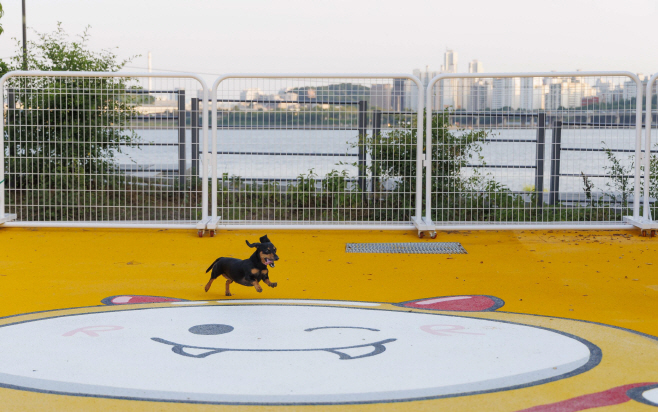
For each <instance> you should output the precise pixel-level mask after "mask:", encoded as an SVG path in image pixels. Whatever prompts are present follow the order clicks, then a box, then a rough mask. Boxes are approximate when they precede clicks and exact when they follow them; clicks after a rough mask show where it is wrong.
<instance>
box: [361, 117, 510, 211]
mask: <svg viewBox="0 0 658 412" xmlns="http://www.w3.org/2000/svg"><path fill="white" fill-rule="evenodd" d="M449 115H450V113H449V112H448V111H447V110H446V111H444V112H439V113H434V114H433V115H432V149H431V159H432V163H431V167H432V187H431V192H432V205H433V212H434V213H435V214H434V215H433V216H432V218H433V219H434V220H437V221H445V220H457V216H456V215H457V214H458V213H459V209H460V207H463V203H464V202H465V201H466V200H465V199H467V198H468V200H469V201H472V200H473V199H472V198H473V196H474V193H476V192H478V189H479V191H480V192H482V191H485V192H486V191H489V192H491V185H492V183H494V182H491V181H486V180H485V179H484V177H483V176H481V175H479V174H477V173H475V174H473V175H472V176H465V175H464V174H463V173H462V170H463V168H464V167H466V165H467V164H469V162H472V160H474V159H478V160H479V161H482V159H481V157H480V152H481V150H482V144H486V138H487V136H488V135H489V132H487V131H486V130H479V131H463V130H461V131H456V132H453V131H451V130H449V128H448V117H449ZM423 133H427V131H426V130H424V131H423ZM421 139H422V143H423V146H425V144H424V143H425V136H422V137H421ZM417 141H418V140H417V133H416V127H415V124H414V123H413V122H412V123H410V124H408V127H406V128H402V129H397V130H392V131H389V132H385V133H383V134H382V135H376V136H373V137H372V138H369V140H368V142H367V143H366V148H367V150H368V151H369V152H370V155H371V158H372V166H371V167H370V169H371V174H372V176H375V177H376V181H377V182H378V183H377V184H379V185H381V184H384V183H386V182H387V183H388V184H389V185H390V184H392V185H393V190H395V191H396V192H398V193H408V194H411V193H414V192H415V190H416V166H417V162H416V144H417V143H416V142H417ZM424 182H425V178H424V177H423V184H424ZM502 189H503V188H495V190H496V191H501V190H502ZM399 198H400V199H405V202H407V204H405V205H386V206H387V207H388V208H396V207H397V208H401V209H406V210H411V209H413V207H414V205H415V198H414V197H413V196H402V197H399ZM480 200H481V199H480Z"/></svg>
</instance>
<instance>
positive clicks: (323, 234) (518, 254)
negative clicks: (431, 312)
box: [0, 228, 658, 411]
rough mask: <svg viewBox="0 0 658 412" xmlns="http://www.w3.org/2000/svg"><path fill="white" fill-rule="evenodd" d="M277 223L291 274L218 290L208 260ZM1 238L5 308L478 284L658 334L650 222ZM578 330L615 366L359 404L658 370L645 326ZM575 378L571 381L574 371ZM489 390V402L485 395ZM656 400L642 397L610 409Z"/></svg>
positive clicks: (34, 400) (453, 405) (77, 400)
mask: <svg viewBox="0 0 658 412" xmlns="http://www.w3.org/2000/svg"><path fill="white" fill-rule="evenodd" d="M265 233H266V234H267V235H268V236H269V238H270V239H271V240H272V242H273V243H274V244H275V245H276V246H277V248H278V254H279V256H280V260H279V261H278V262H277V264H276V267H275V268H274V269H271V270H270V279H271V280H272V281H273V282H278V287H277V288H274V289H271V288H264V291H263V293H260V294H259V293H257V292H256V291H255V290H254V289H253V288H247V287H243V286H239V285H235V284H234V285H232V292H233V296H232V297H230V298H227V297H225V296H224V286H223V282H216V283H215V284H214V285H213V287H212V288H211V289H210V291H209V292H208V293H206V292H204V289H203V287H204V285H205V283H206V282H207V281H208V275H207V274H206V273H205V270H206V268H207V267H208V266H209V265H210V264H211V263H212V262H213V261H214V260H215V259H216V258H217V257H220V256H232V257H238V258H242V259H244V258H247V257H248V256H249V255H250V253H251V251H253V249H252V250H250V249H249V248H247V247H246V245H245V239H247V240H249V241H250V242H256V241H258V238H259V237H260V236H262V235H263V234H265ZM352 242H362V243H374V242H377V243H379V242H460V243H461V244H462V245H463V246H464V248H465V249H466V250H467V251H468V254H464V255H461V254H457V255H400V254H348V253H345V243H352ZM0 245H1V246H0V256H1V260H0V262H1V263H0V317H6V316H12V315H18V314H23V313H29V312H37V311H48V310H53V309H63V308H76V307H82V306H96V305H100V301H101V299H103V298H105V297H108V296H114V295H124V294H130V295H154V296H166V297H174V298H180V299H188V300H208V299H213V300H223V299H332V300H347V301H374V302H388V303H396V302H403V301H409V300H415V299H421V298H429V297H435V296H450V295H468V294H477V295H491V296H495V297H498V298H500V299H502V300H504V301H505V305H504V307H503V308H501V309H499V311H498V312H513V313H516V314H529V315H542V316H546V317H555V318H566V319H575V320H585V321H589V322H598V323H602V324H605V325H612V326H617V327H621V328H627V329H631V330H634V331H638V332H642V333H644V334H648V335H652V336H658V272H657V270H656V269H658V238H653V239H652V238H647V237H640V235H639V232H638V231H596V232H595V231H577V232H576V231H489V232H487V231H482V232H449V233H444V232H439V236H438V238H437V239H435V240H431V239H418V237H417V236H416V233H415V232H411V231H410V232H400V231H359V232H357V231H281V230H277V231H266V232H265V231H259V232H253V231H221V232H219V233H218V234H217V235H216V236H215V237H214V238H209V237H208V236H207V235H206V237H204V238H199V237H197V234H196V232H194V231H191V230H190V231H187V230H101V229H90V230H82V229H17V228H4V229H0ZM498 312H490V313H487V314H486V316H488V317H491V318H494V319H510V320H513V321H519V322H522V323H523V322H525V323H528V324H536V325H544V324H549V322H552V321H553V320H550V318H543V317H530V316H525V317H524V316H522V315H515V314H509V313H498ZM478 316H481V317H485V316H484V315H478ZM529 319H534V320H529ZM564 330H572V332H573V333H579V334H580V335H581V336H586V337H589V336H596V339H598V342H603V343H600V345H601V346H602V349H604V354H605V356H604V358H603V362H602V364H601V365H602V366H605V365H608V363H609V362H612V363H611V364H610V365H611V366H605V367H606V368H608V367H610V368H613V369H614V370H613V372H610V371H608V372H606V373H605V374H603V373H602V372H601V371H605V369H602V368H601V366H599V367H597V368H595V369H594V370H593V371H592V372H587V373H584V374H582V375H579V376H576V377H574V378H570V379H567V380H563V381H560V382H561V383H558V382H553V383H550V384H546V385H540V386H535V387H532V388H525V389H520V390H512V391H506V392H497V393H490V394H483V395H475V396H470V397H456V398H447V399H436V400H431V401H422V402H403V403H393V404H388V405H383V404H374V405H358V407H354V408H353V409H351V410H367V411H378V410H384V409H385V410H400V411H402V410H451V411H453V410H454V411H463V410H487V411H499V410H500V411H512V410H521V409H523V408H528V407H531V406H533V405H537V404H541V403H550V402H557V401H561V400H565V399H569V398H571V397H574V396H580V395H584V394H587V393H593V392H597V391H604V390H607V389H610V388H612V387H614V386H620V385H624V384H630V383H636V382H658V367H656V365H658V355H657V353H658V342H656V341H655V340H651V339H648V338H639V337H638V338H637V342H636V341H633V340H631V341H625V339H626V337H625V336H626V335H628V333H626V332H624V333H621V332H620V333H617V332H616V331H617V330H616V329H612V328H601V327H598V326H596V325H591V324H587V323H582V322H577V323H576V322H573V323H572V322H564ZM651 345H653V346H651ZM603 346H605V348H604V347H603ZM616 348H618V349H616ZM643 348H645V349H646V350H645V349H643ZM647 348H648V349H647ZM638 350H641V351H645V352H647V351H653V352H652V353H651V354H649V357H648V358H646V357H644V358H643V357H639V356H637V354H638V353H639V352H637V351H638ZM642 353H643V354H644V352H642ZM634 354H635V355H634ZM617 358H618V359H617ZM597 370H599V372H597ZM611 370H612V369H611ZM604 375H606V376H604ZM612 375H614V376H612ZM593 377H596V379H594V380H593V379H592V378H593ZM566 381H571V382H570V383H569V384H568V385H567V384H564V382H566ZM539 400H541V402H539ZM0 403H1V406H0V410H16V411H32V410H40V411H50V410H52V411H55V410H57V411H59V410H67V411H72V410H80V411H91V410H103V411H105V410H107V411H110V410H122V411H142V410H145V411H146V410H148V411H155V410H157V411H209V410H232V411H233V410H236V411H237V410H240V411H247V410H249V411H251V410H254V411H256V410H277V411H279V410H280V411H284V410H285V411H289V410H311V409H313V410H329V409H331V410H336V411H338V410H347V409H350V407H347V406H345V405H343V406H297V407H284V406H276V407H275V406H270V407H255V406H249V407H244V406H221V405H194V404H168V403H155V402H145V401H124V400H112V399H101V398H85V397H73V396H63V395H53V394H41V393H35V392H26V391H19V390H11V389H0ZM475 404H479V405H480V407H478V408H474V407H473V405H475ZM485 405H486V406H485ZM656 409H657V408H654V407H652V406H649V405H646V404H642V403H639V402H635V401H629V402H625V403H622V404H619V405H616V406H608V407H604V408H599V409H596V410H605V411H626V410H632V411H635V410H637V411H644V410H646V411H651V410H656Z"/></svg>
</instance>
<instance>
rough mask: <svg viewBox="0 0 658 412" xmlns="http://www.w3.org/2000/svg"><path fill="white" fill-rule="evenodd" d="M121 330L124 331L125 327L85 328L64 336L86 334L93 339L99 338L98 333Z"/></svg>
mask: <svg viewBox="0 0 658 412" xmlns="http://www.w3.org/2000/svg"><path fill="white" fill-rule="evenodd" d="M119 329H123V326H113V325H96V326H85V327H83V328H78V329H73V330H72V331H69V332H66V333H65V334H63V335H62V336H73V335H75V334H76V333H84V334H85V335H87V336H91V337H92V338H97V337H98V333H96V332H110V331H113V330H119Z"/></svg>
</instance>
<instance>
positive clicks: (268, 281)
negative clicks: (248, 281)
mask: <svg viewBox="0 0 658 412" xmlns="http://www.w3.org/2000/svg"><path fill="white" fill-rule="evenodd" d="M263 282H265V284H266V285H267V286H269V287H271V288H275V287H276V282H270V280H269V279H268V278H265V279H263Z"/></svg>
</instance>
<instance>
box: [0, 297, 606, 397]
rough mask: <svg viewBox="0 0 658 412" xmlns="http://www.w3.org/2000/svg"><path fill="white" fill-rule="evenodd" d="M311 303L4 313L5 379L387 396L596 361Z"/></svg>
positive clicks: (452, 323) (103, 388) (462, 326)
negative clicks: (19, 316) (9, 319)
mask: <svg viewBox="0 0 658 412" xmlns="http://www.w3.org/2000/svg"><path fill="white" fill-rule="evenodd" d="M178 303H181V302H178ZM316 303H317V304H318V305H317V306H313V305H311V306H302V305H294V304H280V305H209V304H206V305H199V304H195V303H194V302H184V304H183V305H180V304H179V305H175V304H173V303H172V304H167V305H169V306H166V307H162V306H151V305H144V307H141V308H139V309H135V307H132V308H125V309H123V310H122V309H119V310H114V311H107V310H105V311H99V312H95V313H81V314H74V315H67V316H58V313H57V312H55V313H53V317H43V318H41V319H37V320H31V321H27V322H22V323H14V324H8V325H5V326H3V327H0V343H1V344H2V347H3V351H1V352H0V385H4V386H9V387H15V388H21V389H29V390H37V391H46V392H55V393H71V394H82V395H84V396H98V397H112V398H128V399H140V400H155V401H176V402H201V403H236V404H304V403H315V404H317V403H327V404H333V403H359V402H385V401H402V400H413V399H426V398H433V397H446V396H459V395H464V394H473V393H483V392H490V391H498V390H505V389H511V388H516V387H524V386H528V385H535V384H539V383H544V382H549V381H552V380H556V379H561V378H564V377H568V376H573V375H576V374H579V373H581V372H584V371H586V370H589V369H590V368H592V367H594V366H595V365H596V364H598V362H599V361H600V351H599V350H598V348H597V347H596V346H595V345H592V344H591V343H589V342H587V341H584V340H582V339H580V338H577V337H575V336H572V335H569V334H566V333H564V332H558V331H554V330H549V329H544V328H539V327H534V326H526V325H520V324H515V323H510V322H504V321H497V320H487V319H479V318H470V317H459V316H451V315H446V314H430V313H418V312H409V311H401V310H380V309H375V308H368V307H345V306H319V305H322V302H321V301H318V302H316ZM348 304H349V303H348ZM355 304H356V303H355ZM374 306H377V305H376V304H375V305H374ZM181 355H182V356H181ZM210 355H214V356H210ZM337 355H338V356H337ZM375 355H376V356H375Z"/></svg>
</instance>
